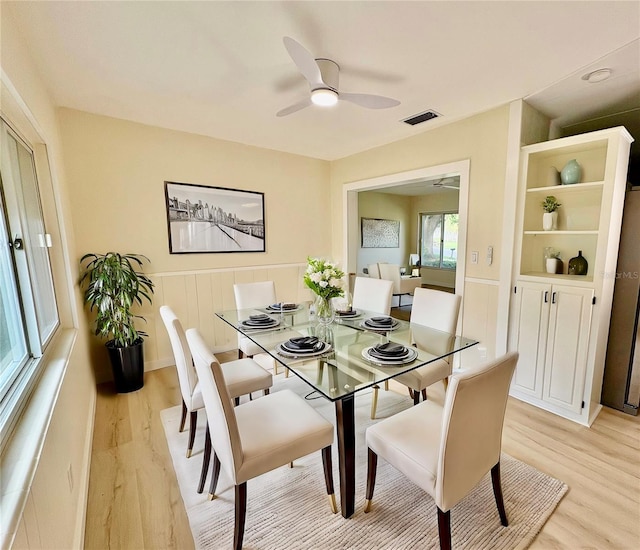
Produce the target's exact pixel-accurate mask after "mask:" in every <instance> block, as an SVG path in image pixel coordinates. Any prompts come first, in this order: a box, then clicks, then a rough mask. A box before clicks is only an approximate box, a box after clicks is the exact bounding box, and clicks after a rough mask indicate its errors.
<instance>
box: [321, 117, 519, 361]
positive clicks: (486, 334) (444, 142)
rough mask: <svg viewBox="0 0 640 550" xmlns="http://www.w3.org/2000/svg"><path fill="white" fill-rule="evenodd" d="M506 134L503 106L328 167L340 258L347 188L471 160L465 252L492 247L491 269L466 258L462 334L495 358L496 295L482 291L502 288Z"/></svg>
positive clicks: (334, 240)
mask: <svg viewBox="0 0 640 550" xmlns="http://www.w3.org/2000/svg"><path fill="white" fill-rule="evenodd" d="M508 129H509V106H508V105H505V106H502V107H499V108H496V109H493V110H491V111H488V112H485V113H481V114H478V115H476V116H473V117H470V118H467V119H464V120H461V121H458V122H453V123H451V124H448V125H446V126H440V127H437V128H434V129H433V130H430V131H426V132H424V133H422V134H417V135H414V136H412V137H408V138H406V139H404V140H400V141H397V142H395V143H391V144H388V145H385V146H382V147H377V148H375V149H371V150H369V151H365V152H363V153H359V154H357V155H352V156H350V157H346V158H343V159H340V160H337V161H334V162H332V163H331V201H332V215H333V224H332V226H333V229H334V231H333V237H332V249H333V256H334V257H337V258H342V257H343V241H342V232H343V227H342V220H343V208H344V205H343V186H344V185H345V184H346V183H350V182H355V181H360V180H364V179H369V178H374V177H379V176H383V175H389V174H394V173H400V172H405V171H409V170H415V169H418V168H426V167H430V166H435V165H439V164H445V163H449V162H454V161H460V160H464V159H470V175H469V213H468V226H467V251H468V254H470V252H471V251H474V250H476V251H480V258H484V256H485V252H486V249H487V247H488V246H493V248H494V256H493V263H492V265H487V263H486V262H485V261H480V262H479V263H478V264H471V263H470V259H469V258H467V262H466V265H467V271H466V273H465V278H466V280H468V281H469V283H468V284H465V293H464V301H463V310H462V322H463V330H464V331H465V334H466V335H467V336H470V337H474V338H477V339H479V340H481V341H482V342H483V344H484V346H485V347H486V348H487V353H488V354H492V353H495V334H496V330H497V327H496V324H497V319H496V314H495V312H496V311H497V293H495V292H489V291H488V290H487V289H485V288H484V287H485V286H486V285H489V286H494V285H496V284H498V283H499V282H500V265H501V260H502V252H503V251H502V250H501V242H502V230H503V225H502V209H503V200H504V192H505V185H506V161H507V142H508ZM510 184H515V182H513V183H510ZM509 258H510V255H509ZM471 283H472V284H471ZM507 284H508V283H507ZM467 329H468V330H467Z"/></svg>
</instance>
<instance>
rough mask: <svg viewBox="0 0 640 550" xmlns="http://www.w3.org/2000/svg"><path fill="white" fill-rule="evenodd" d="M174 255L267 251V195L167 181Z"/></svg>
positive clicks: (167, 201) (168, 230)
mask: <svg viewBox="0 0 640 550" xmlns="http://www.w3.org/2000/svg"><path fill="white" fill-rule="evenodd" d="M164 196H165V205H166V211H167V234H168V238H169V252H170V253H171V254H203V253H213V254H227V253H231V252H265V251H266V246H265V243H266V232H265V209H264V193H260V192H258V191H245V190H241V189H230V188H226V187H212V186H208V185H199V184H195V183H180V182H175V181H165V182H164Z"/></svg>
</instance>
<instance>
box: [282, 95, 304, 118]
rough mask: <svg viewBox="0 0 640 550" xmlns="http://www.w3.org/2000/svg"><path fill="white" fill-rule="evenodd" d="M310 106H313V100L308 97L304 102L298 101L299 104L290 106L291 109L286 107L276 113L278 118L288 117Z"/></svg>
mask: <svg viewBox="0 0 640 550" xmlns="http://www.w3.org/2000/svg"><path fill="white" fill-rule="evenodd" d="M309 105H311V98H309V97H308V98H306V99H303V100H302V101H298V103H294V104H293V105H289V107H285V108H284V109H282V110H280V111H278V112H277V113H276V116H287V115H290V114H292V113H295V112H297V111H300V110H301V109H304V108H305V107H308V106H309Z"/></svg>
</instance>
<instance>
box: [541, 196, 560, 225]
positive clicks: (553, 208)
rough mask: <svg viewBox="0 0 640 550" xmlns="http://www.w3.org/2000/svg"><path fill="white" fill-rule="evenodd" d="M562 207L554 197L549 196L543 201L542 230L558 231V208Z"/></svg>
mask: <svg viewBox="0 0 640 550" xmlns="http://www.w3.org/2000/svg"><path fill="white" fill-rule="evenodd" d="M561 206H562V205H561V204H560V203H559V202H558V200H557V199H556V198H555V197H554V196H553V195H547V196H546V197H545V199H544V201H542V209H543V210H544V214H542V229H544V230H545V231H554V230H556V229H558V208H560V207H561Z"/></svg>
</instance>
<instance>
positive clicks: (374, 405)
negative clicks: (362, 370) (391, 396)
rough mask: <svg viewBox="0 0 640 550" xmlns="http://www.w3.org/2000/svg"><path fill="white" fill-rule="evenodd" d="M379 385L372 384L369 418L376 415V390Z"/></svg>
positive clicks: (373, 417)
mask: <svg viewBox="0 0 640 550" xmlns="http://www.w3.org/2000/svg"><path fill="white" fill-rule="evenodd" d="M379 389H380V387H379V386H377V385H376V386H373V397H372V398H371V420H374V419H375V417H376V409H377V408H378V390H379Z"/></svg>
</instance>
